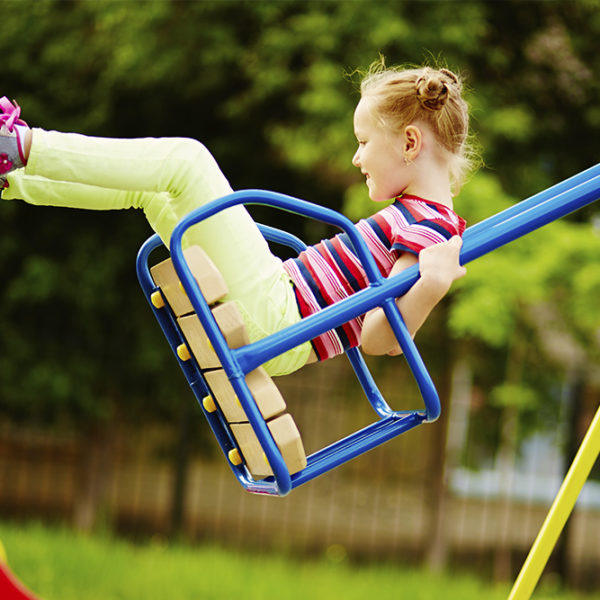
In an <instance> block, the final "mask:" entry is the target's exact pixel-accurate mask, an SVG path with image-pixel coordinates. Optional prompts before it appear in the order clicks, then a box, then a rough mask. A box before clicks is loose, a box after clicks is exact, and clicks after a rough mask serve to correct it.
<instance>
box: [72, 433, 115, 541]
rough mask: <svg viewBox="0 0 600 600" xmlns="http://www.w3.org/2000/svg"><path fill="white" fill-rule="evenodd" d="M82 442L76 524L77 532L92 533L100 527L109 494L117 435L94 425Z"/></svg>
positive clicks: (74, 518) (75, 511)
mask: <svg viewBox="0 0 600 600" xmlns="http://www.w3.org/2000/svg"><path fill="white" fill-rule="evenodd" d="M83 440H84V441H83V444H84V445H83V450H82V454H81V462H80V464H79V476H78V480H77V492H76V497H75V505H74V510H73V523H74V526H75V528H76V529H78V530H80V531H85V532H90V531H92V530H93V529H94V528H95V527H96V525H97V523H98V515H99V513H100V509H101V507H102V505H103V503H104V500H105V498H106V492H107V490H108V483H109V481H110V475H111V473H112V468H113V458H114V457H113V454H114V432H113V430H112V429H111V427H110V425H107V424H103V425H93V426H92V427H91V428H90V429H88V430H87V432H86V434H85V435H84V436H83Z"/></svg>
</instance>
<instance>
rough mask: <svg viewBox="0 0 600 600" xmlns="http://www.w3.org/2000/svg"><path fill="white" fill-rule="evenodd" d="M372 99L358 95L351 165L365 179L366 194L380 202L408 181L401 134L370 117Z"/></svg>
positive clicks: (395, 194) (394, 194)
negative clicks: (367, 190) (353, 153)
mask: <svg viewBox="0 0 600 600" xmlns="http://www.w3.org/2000/svg"><path fill="white" fill-rule="evenodd" d="M372 103H373V100H372V99H371V98H369V97H368V96H367V97H364V98H361V100H360V102H359V103H358V106H357V107H356V110H355V111H354V135H356V139H357V140H358V150H357V151H356V154H355V155H354V157H353V158H352V164H353V165H354V166H355V167H357V168H359V169H360V171H361V173H362V174H363V175H364V176H365V177H366V179H367V187H368V188H369V197H370V198H371V200H373V201H374V202H382V201H385V200H389V199H390V198H394V197H396V196H399V195H400V194H401V193H402V192H403V191H404V190H405V189H406V187H407V186H408V184H409V183H410V181H409V179H408V177H407V167H406V164H405V162H404V157H403V147H404V136H403V135H401V134H397V133H392V132H390V131H387V130H386V129H384V127H383V126H382V125H381V123H379V122H378V121H377V120H376V119H375V117H374V116H373V110H372V106H373V104H372Z"/></svg>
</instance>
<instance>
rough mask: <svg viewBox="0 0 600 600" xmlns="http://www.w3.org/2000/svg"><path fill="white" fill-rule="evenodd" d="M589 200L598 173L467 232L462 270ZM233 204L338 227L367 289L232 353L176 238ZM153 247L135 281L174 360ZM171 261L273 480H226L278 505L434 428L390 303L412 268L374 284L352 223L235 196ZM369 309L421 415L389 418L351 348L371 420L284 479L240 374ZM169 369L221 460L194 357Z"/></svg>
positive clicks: (424, 375)
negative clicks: (406, 371) (380, 319)
mask: <svg viewBox="0 0 600 600" xmlns="http://www.w3.org/2000/svg"><path fill="white" fill-rule="evenodd" d="M598 198H600V164H598V165H595V166H594V167H592V168H590V169H588V170H586V171H583V172H582V173H580V174H578V175H575V176H574V177H571V178H570V179H567V180H565V181H563V182H561V183H559V184H556V185H555V186H553V187H551V188H549V189H547V190H545V191H543V192H540V193H539V194H536V195H534V196H532V197H531V198H529V199H527V200H523V201H522V202H520V203H518V204H516V205H514V206H512V207H511V208H509V209H507V210H505V211H502V212H500V213H498V214H496V215H494V216H492V217H490V218H488V219H486V220H484V221H482V222H480V223H478V224H476V225H474V226H472V227H470V228H468V229H467V230H466V231H465V233H464V235H463V247H462V251H461V263H462V264H466V263H468V262H470V261H471V260H474V259H475V258H478V257H480V256H482V255H484V254H486V253H488V252H491V251H492V250H494V249H496V248H499V247H501V246H503V245H505V244H507V243H509V242H511V241H513V240H515V239H517V238H519V237H521V236H523V235H525V234H527V233H530V232H531V231H534V230H535V229H538V228H539V227H542V226H543V225H546V224H548V223H550V222H552V221H554V220H556V219H559V218H561V217H563V216H565V215H567V214H569V213H571V212H573V211H575V210H577V209H579V208H581V207H583V206H585V205H587V204H590V203H592V202H594V201H595V200H597V199H598ZM238 204H244V205H252V204H255V205H256V204H259V205H266V206H270V207H274V208H277V209H281V210H284V211H288V212H292V213H295V214H298V215H302V216H305V217H308V218H312V219H317V220H320V221H323V222H325V223H327V224H329V225H333V226H336V227H338V228H339V229H340V230H342V231H343V232H345V233H346V234H347V235H348V238H349V239H350V242H351V243H352V245H353V247H354V250H355V252H356V255H357V256H358V258H359V260H360V261H361V262H362V264H363V267H364V269H365V272H366V274H367V278H368V281H369V285H368V287H366V288H365V289H363V290H361V291H359V292H357V293H356V294H353V295H352V296H350V297H349V298H346V299H344V300H343V301H341V302H339V303H337V304H335V305H333V306H329V307H327V308H325V309H324V310H322V311H321V312H319V313H317V314H314V315H311V316H310V317H307V318H305V319H302V320H301V321H300V322H298V323H296V324H294V325H292V326H290V327H287V328H285V329H283V330H282V331H279V332H277V333H274V334H273V335H269V336H267V337H265V338H263V339H261V340H259V341H256V342H253V343H251V344H248V345H246V346H242V347H241V348H237V349H235V350H234V349H230V348H229V347H228V346H227V344H226V342H225V339H224V337H223V335H222V333H221V331H220V330H219V328H218V327H217V325H216V322H215V320H214V318H213V316H212V313H211V312H210V308H209V306H208V304H207V303H206V301H205V299H204V297H203V295H202V292H201V291H200V289H199V287H198V285H197V283H196V280H195V279H194V277H193V275H192V273H191V271H190V268H189V266H188V265H187V263H186V261H185V259H184V256H183V250H182V245H181V241H182V237H183V234H184V233H185V232H186V231H187V229H188V228H189V227H191V226H193V225H195V224H197V223H199V222H200V221H202V220H204V219H207V218H209V217H210V216H212V215H214V214H216V213H217V212H220V211H221V210H225V209H226V208H229V207H232V206H235V205H238ZM259 227H260V230H261V232H262V233H263V236H264V237H265V238H266V239H267V240H268V241H271V242H276V243H279V244H285V245H288V246H290V247H291V248H293V249H294V250H295V251H297V252H300V251H301V250H303V249H304V248H305V247H306V246H305V244H304V243H303V242H302V241H301V240H300V239H299V238H297V237H295V236H293V235H291V234H289V233H287V232H284V231H281V230H279V229H275V228H272V227H267V226H264V225H259ZM161 245H162V242H161V241H160V238H159V237H158V236H157V235H154V236H152V237H151V238H149V239H148V240H147V241H146V242H145V243H144V244H143V246H142V247H141V248H140V251H139V253H138V257H137V265H136V267H137V274H138V279H139V282H140V285H141V287H142V290H143V291H144V294H145V295H146V298H147V299H148V301H149V303H150V306H151V308H152V310H153V312H154V315H155V317H156V319H157V320H158V322H159V324H160V326H161V328H162V330H163V333H164V335H165V337H166V338H167V340H168V342H169V345H170V346H171V348H172V350H173V352H174V354H175V356H177V352H176V349H177V347H178V346H179V345H180V344H182V343H184V341H185V340H184V337H183V334H182V333H181V331H180V330H179V328H178V326H177V321H176V319H175V318H174V316H173V314H172V312H171V311H170V309H169V308H168V306H165V307H164V308H161V309H157V308H156V307H154V306H153V304H152V302H151V300H150V298H151V296H152V294H153V293H154V292H155V291H157V289H158V288H157V287H156V285H155V284H154V281H153V280H152V277H151V275H150V269H149V257H150V254H151V253H152V252H153V251H154V250H155V249H156V248H158V247H159V246H161ZM170 252H171V258H172V261H173V265H174V267H175V270H176V272H177V274H178V276H179V278H180V280H181V282H182V284H183V287H184V289H185V291H186V293H187V295H188V296H189V298H190V301H191V304H192V306H193V307H194V310H195V311H196V313H197V315H198V317H199V319H200V321H201V323H202V325H203V327H204V329H205V331H206V333H207V335H208V337H209V339H210V341H211V344H212V346H213V348H214V350H215V352H216V354H217V355H218V357H219V359H220V361H221V364H222V365H223V368H224V370H225V372H226V374H227V376H228V378H229V381H230V382H231V385H232V386H233V388H234V391H235V392H236V394H237V396H238V398H239V400H240V403H241V405H242V407H243V408H244V410H245V412H246V415H247V416H248V420H249V422H250V424H251V425H252V427H253V429H254V432H255V433H256V435H257V437H258V439H259V442H260V444H261V446H262V448H263V450H264V453H265V456H266V458H267V461H268V462H269V465H270V466H271V469H272V471H273V473H274V475H273V476H272V477H269V478H267V479H263V480H258V481H257V480H255V479H254V478H253V477H252V476H251V475H250V473H249V472H248V470H247V469H246V468H245V466H244V465H243V464H242V465H239V466H236V465H233V464H231V463H230V466H231V468H232V470H233V472H234V474H235V475H236V477H237V478H238V480H239V482H240V483H241V484H242V486H243V487H244V488H245V489H246V490H248V491H250V492H253V493H258V494H269V495H278V496H285V495H286V494H288V493H289V492H290V491H291V490H292V489H294V488H296V487H298V486H300V485H302V484H304V483H306V482H308V481H310V480H312V479H314V478H315V477H318V476H319V475H322V474H324V473H326V472H328V471H330V470H332V469H334V468H336V467H338V466H339V465H341V464H343V463H345V462H347V461H349V460H351V459H353V458H355V457H357V456H359V455H361V454H363V453H365V452H367V451H368V450H371V449H373V448H375V447H377V446H379V445H381V444H383V443H384V442H386V441H388V440H390V439H392V438H394V437H396V436H398V435H400V434H401V433H404V432H406V431H408V430H410V429H412V428H414V427H416V426H417V425H420V424H422V423H429V422H432V421H435V420H436V419H437V418H438V417H439V415H440V401H439V396H438V393H437V391H436V388H435V385H434V383H433V381H432V379H431V376H430V375H429V372H428V371H427V368H426V367H425V364H424V363H423V360H422V358H421V356H420V354H419V352H418V350H417V347H416V346H415V344H414V342H413V340H412V338H411V336H410V335H409V333H408V331H407V329H406V327H405V325H404V322H403V320H402V316H401V315H400V312H399V310H398V308H397V306H396V303H395V301H394V299H395V298H397V297H399V296H401V295H402V294H404V293H405V292H406V291H407V290H408V289H409V288H410V287H411V286H412V285H414V283H415V282H416V281H417V279H418V277H419V272H418V265H415V266H414V267H411V268H409V269H407V270H406V271H404V272H402V273H399V274H398V275H395V276H394V277H389V278H385V277H383V276H382V275H381V273H380V272H379V269H378V268H377V266H376V264H375V261H374V259H373V257H372V255H371V254H370V252H369V250H368V248H367V246H366V244H365V242H364V240H363V239H362V237H361V236H360V234H359V232H358V230H357V229H356V227H355V226H354V224H353V223H352V222H351V221H350V220H349V219H347V218H346V217H344V216H343V215H341V214H340V213H338V212H336V211H334V210H331V209H329V208H325V207H322V206H318V205H315V204H312V203H310V202H307V201H305V200H300V199H297V198H293V197H291V196H286V195H284V194H279V193H276V192H269V191H264V190H242V191H239V192H234V193H233V194H230V195H228V196H225V197H223V198H220V199H218V200H215V201H214V202H211V203H209V204H207V205H205V206H203V207H200V208H198V209H197V210H195V211H193V212H191V213H190V214H188V215H186V217H184V218H183V219H182V220H181V221H180V222H179V223H178V225H177V226H176V227H175V229H174V231H173V234H172V236H171V242H170ZM377 306H381V307H382V308H383V310H384V311H385V314H386V316H387V318H388V320H389V322H390V324H391V327H392V329H393V331H394V334H395V335H396V337H397V339H398V341H399V343H400V346H401V348H402V350H403V353H404V356H405V358H406V360H407V363H408V365H409V367H410V369H411V371H412V373H413V375H414V377H415V380H416V382H417V385H418V388H419V390H420V392H421V395H422V398H423V408H421V409H418V410H410V411H394V410H392V409H391V408H390V407H389V405H388V404H387V402H386V401H385V399H384V398H383V396H382V394H381V392H380V391H379V389H378V387H377V384H376V382H375V381H374V379H373V377H372V375H371V373H370V371H369V369H368V368H367V366H366V364H365V361H364V359H363V357H362V355H361V353H360V351H359V349H357V348H353V349H351V350H349V351H348V352H347V353H346V354H347V356H348V358H349V360H350V362H351V364H352V366H353V368H354V371H355V373H356V375H357V378H358V380H359V382H360V384H361V386H362V388H363V390H364V392H365V395H366V397H367V399H368V400H369V402H370V404H371V406H372V407H373V409H374V411H375V413H376V415H377V417H378V419H377V420H376V421H375V422H373V423H372V424H370V425H368V426H367V427H365V428H363V429H361V430H359V431H357V432H355V433H353V434H351V435H349V436H347V437H345V438H343V439H341V440H339V441H337V442H335V443H333V444H331V445H330V446H327V447H326V448H323V449H322V450H319V451H317V452H315V453H314V454H311V455H310V456H309V457H308V459H307V466H306V467H305V468H304V469H302V470H301V471H299V472H298V473H295V474H293V475H291V474H290V472H289V470H288V468H287V466H286V464H285V462H284V461H283V458H282V456H281V453H280V451H279V449H278V448H277V446H276V444H275V442H274V441H273V438H272V436H271V434H270V432H269V430H268V427H267V425H266V423H265V421H264V419H263V417H262V415H261V414H260V411H259V410H258V408H257V406H256V403H255V402H254V399H253V397H252V394H251V393H250V390H249V389H248V386H247V384H246V381H245V376H246V374H247V373H249V372H250V371H252V370H254V369H255V368H257V367H258V366H260V365H261V364H263V363H265V362H266V361H268V360H270V359H271V358H273V357H275V356H278V355H279V354H282V353H284V352H286V351H287V350H290V349H291V348H294V347H295V346H297V345H299V344H301V343H304V342H305V341H308V340H311V339H313V338H315V337H316V336H318V335H320V334H321V333H323V332H325V331H328V330H330V329H333V328H335V327H338V326H340V325H342V324H343V323H345V322H347V321H349V320H351V319H353V318H354V317H356V316H358V315H362V314H364V313H365V312H367V311H369V310H371V309H372V308H375V307H377ZM178 361H179V364H180V367H181V369H182V371H183V373H184V375H185V377H186V378H187V381H188V383H189V385H190V387H191V389H192V391H193V392H194V394H195V396H196V398H197V400H198V401H199V403H200V406H201V407H202V409H203V411H204V413H205V416H206V419H207V420H208V423H209V425H210V427H211V429H212V431H213V433H214V435H215V437H216V438H217V441H218V442H219V445H220V446H221V449H222V450H223V452H224V453H225V455H226V456H227V455H228V453H229V451H230V450H232V449H233V448H235V447H236V444H235V441H234V438H233V436H232V434H231V431H230V429H229V426H228V424H227V423H226V421H225V420H224V418H223V416H222V415H221V413H220V411H216V412H212V413H211V412H208V411H206V409H205V408H204V407H203V404H202V399H203V398H204V397H205V396H207V395H208V394H209V393H210V388H209V386H208V385H207V383H206V380H205V379H204V376H203V372H202V369H200V367H199V366H198V364H197V363H196V361H195V360H194V359H193V358H192V359H191V360H188V361H185V362H184V361H182V360H181V359H179V357H178Z"/></svg>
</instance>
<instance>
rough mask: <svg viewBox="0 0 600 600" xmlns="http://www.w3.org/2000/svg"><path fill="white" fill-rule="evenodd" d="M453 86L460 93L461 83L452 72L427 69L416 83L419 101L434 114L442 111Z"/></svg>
mask: <svg viewBox="0 0 600 600" xmlns="http://www.w3.org/2000/svg"><path fill="white" fill-rule="evenodd" d="M453 86H456V87H457V88H458V92H460V87H461V86H460V82H459V80H458V77H457V76H456V75H455V74H454V73H453V72H452V71H449V70H448V69H440V70H439V71H434V70H433V69H426V71H425V72H424V73H423V74H422V75H421V76H420V77H419V78H418V79H417V81H416V83H415V88H416V90H417V99H418V100H419V102H420V104H421V106H422V107H423V108H424V109H425V110H429V111H432V112H434V111H438V110H441V109H442V108H443V106H444V104H446V100H448V96H449V95H450V88H451V87H453Z"/></svg>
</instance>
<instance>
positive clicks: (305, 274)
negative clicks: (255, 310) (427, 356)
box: [284, 195, 466, 360]
mask: <svg viewBox="0 0 600 600" xmlns="http://www.w3.org/2000/svg"><path fill="white" fill-rule="evenodd" d="M465 225H466V222H465V220H464V219H463V218H461V217H459V216H458V215H457V214H456V213H455V212H454V211H453V210H452V209H450V208H448V207H447V206H444V205H443V204H438V203H436V202H430V201H428V200H424V199H422V198H418V197H416V196H407V195H403V196H400V197H398V198H396V200H395V201H394V203H393V204H391V205H389V206H387V207H386V208H384V209H383V210H380V211H379V212H378V213H376V214H375V215H373V216H372V217H369V218H368V219H363V220H361V221H359V222H358V223H357V224H356V227H357V229H358V231H359V233H360V234H361V235H362V237H363V238H364V240H365V242H366V244H367V247H368V248H369V250H370V251H371V253H372V254H373V257H374V259H375V262H376V264H377V266H378V268H379V270H380V272H381V274H382V275H383V276H384V277H387V276H388V275H389V274H390V271H391V270H392V267H393V266H394V263H395V262H396V260H397V259H398V257H399V256H400V254H402V253H403V252H410V253H412V254H415V255H417V256H418V254H419V252H420V251H421V250H422V249H423V248H427V247H428V246H431V245H433V244H437V243H439V242H444V241H446V240H449V239H450V238H451V237H452V236H453V235H457V234H458V235H462V233H463V232H464V230H465ZM284 268H285V269H286V271H287V272H288V274H289V275H290V277H291V279H292V281H293V283H294V288H295V292H296V299H297V301H298V307H299V309H300V314H301V316H302V317H307V316H309V315H312V314H314V313H316V312H318V311H320V310H321V309H323V308H325V307H327V306H329V305H331V304H334V303H336V302H339V301H340V300H342V299H343V298H347V297H348V296H350V295H351V294H353V293H355V292H357V291H359V290H361V289H363V288H365V287H367V285H368V281H367V278H366V274H365V270H364V268H363V267H362V265H361V263H360V261H359V260H358V257H357V256H356V254H355V253H354V251H353V250H352V245H351V243H350V241H349V239H348V236H347V235H346V234H345V233H343V234H339V235H336V236H335V237H334V238H332V239H330V240H323V241H321V242H320V243H318V244H316V245H315V246H310V247H309V248H308V249H307V250H305V251H303V252H301V253H300V254H299V255H298V257H297V258H293V259H289V260H286V261H285V262H284ZM363 320H364V315H361V316H360V317H357V318H355V319H353V320H352V321H349V322H348V323H345V324H343V325H341V326H340V327H337V328H336V329H332V330H331V331H328V332H326V333H324V334H322V335H320V336H319V337H317V338H315V339H314V340H312V344H313V348H314V350H315V353H316V354H317V356H318V357H319V360H325V359H327V358H331V357H332V356H336V355H337V354H341V353H342V352H344V351H345V350H347V349H349V348H352V347H354V346H358V345H359V344H360V336H361V330H362V325H363Z"/></svg>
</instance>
